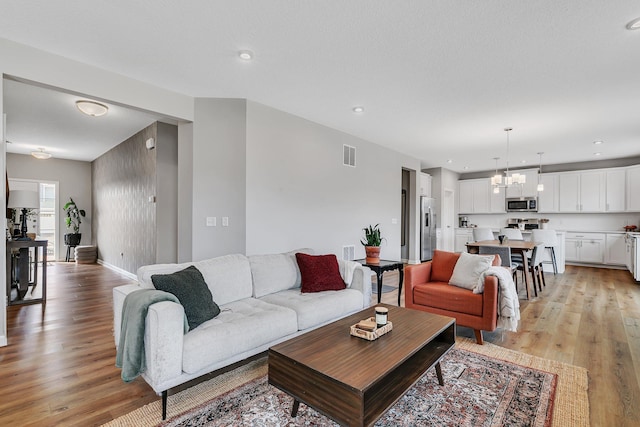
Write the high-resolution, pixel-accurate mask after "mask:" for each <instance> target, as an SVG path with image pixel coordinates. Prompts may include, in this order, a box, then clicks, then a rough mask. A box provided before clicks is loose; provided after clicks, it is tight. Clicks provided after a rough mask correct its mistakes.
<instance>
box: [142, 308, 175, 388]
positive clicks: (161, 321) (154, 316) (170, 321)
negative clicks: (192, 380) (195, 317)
mask: <svg viewBox="0 0 640 427" xmlns="http://www.w3.org/2000/svg"><path fill="white" fill-rule="evenodd" d="M183 345H184V308H183V307H182V305H180V304H177V303H175V302H171V301H162V302H159V303H156V304H153V305H151V306H150V307H149V312H148V313H147V320H146V323H145V333H144V351H145V358H146V362H147V370H146V372H145V373H144V374H143V376H144V377H145V379H146V380H147V382H148V383H149V385H150V386H151V387H152V388H153V389H154V390H155V391H156V392H161V391H164V390H163V387H158V386H159V385H161V384H162V383H164V382H166V381H168V380H170V379H171V378H174V377H177V376H179V375H181V374H182V350H183Z"/></svg>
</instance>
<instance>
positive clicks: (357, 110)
mask: <svg viewBox="0 0 640 427" xmlns="http://www.w3.org/2000/svg"><path fill="white" fill-rule="evenodd" d="M352 110H353V112H354V113H364V107H363V106H361V105H357V106H355V107H353V108H352Z"/></svg>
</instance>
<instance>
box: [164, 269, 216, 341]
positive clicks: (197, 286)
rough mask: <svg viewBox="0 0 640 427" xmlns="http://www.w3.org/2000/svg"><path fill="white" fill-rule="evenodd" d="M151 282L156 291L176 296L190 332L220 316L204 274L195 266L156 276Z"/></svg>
mask: <svg viewBox="0 0 640 427" xmlns="http://www.w3.org/2000/svg"><path fill="white" fill-rule="evenodd" d="M151 281H152V282H153V286H155V287H156V289H159V290H161V291H165V292H170V293H172V294H174V295H175V296H176V297H177V298H178V300H180V304H182V306H183V307H184V313H185V314H186V316H187V321H188V322H189V330H192V329H194V328H196V327H198V326H199V325H200V324H202V323H204V322H206V321H207V320H211V319H213V318H214V317H216V316H217V315H218V314H220V307H218V304H216V303H215V302H214V301H213V296H212V295H211V291H210V290H209V287H208V286H207V283H206V282H205V281H204V277H202V273H200V270H198V269H197V268H196V267H194V266H193V265H192V266H190V267H187V268H185V269H184V270H181V271H176V272H175V273H172V274H154V275H152V276H151Z"/></svg>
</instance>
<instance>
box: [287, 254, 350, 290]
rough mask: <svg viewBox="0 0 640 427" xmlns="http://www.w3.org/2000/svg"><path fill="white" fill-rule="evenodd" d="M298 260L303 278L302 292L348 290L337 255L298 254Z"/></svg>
mask: <svg viewBox="0 0 640 427" xmlns="http://www.w3.org/2000/svg"><path fill="white" fill-rule="evenodd" d="M296 260H297V261H298V267H299V268H300V275H301V276H302V289H301V291H302V292H322V291H339V290H340V289H344V288H346V285H345V283H344V280H342V276H340V268H339V267H338V258H336V256H335V255H333V254H330V255H307V254H302V253H296Z"/></svg>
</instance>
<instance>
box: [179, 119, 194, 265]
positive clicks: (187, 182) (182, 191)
mask: <svg viewBox="0 0 640 427" xmlns="http://www.w3.org/2000/svg"><path fill="white" fill-rule="evenodd" d="M192 218H193V123H181V124H180V125H178V262H180V263H182V262H187V261H190V260H192V259H193V258H192V249H193V248H192V242H193V236H192V233H193V228H192V221H191V219H192Z"/></svg>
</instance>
